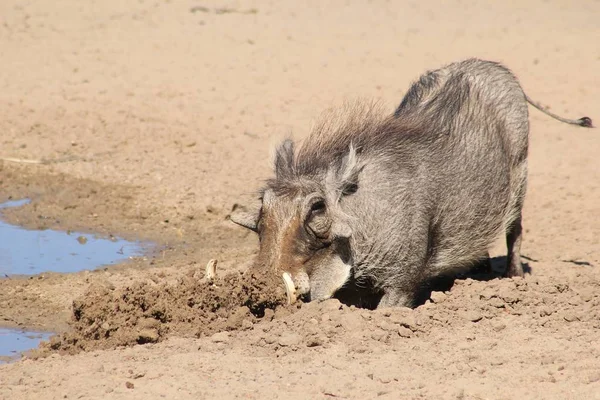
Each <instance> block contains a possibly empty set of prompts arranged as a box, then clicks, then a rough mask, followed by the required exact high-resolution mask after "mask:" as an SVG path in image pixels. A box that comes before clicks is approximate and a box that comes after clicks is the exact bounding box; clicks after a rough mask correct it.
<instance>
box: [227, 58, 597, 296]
mask: <svg viewBox="0 0 600 400" xmlns="http://www.w3.org/2000/svg"><path fill="white" fill-rule="evenodd" d="M527 103H531V104H532V105H534V106H535V107H536V108H538V109H540V110H541V111H543V112H545V113H546V114H548V115H550V116H552V117H554V118H556V119H558V120H560V121H563V122H566V123H570V124H575V125H579V126H586V127H591V120H590V119H589V118H587V117H584V118H581V119H578V120H568V119H565V118H561V117H558V116H556V115H554V114H552V113H550V112H548V111H545V110H544V109H542V108H541V107H540V106H538V105H536V104H534V103H533V102H532V100H531V99H530V98H529V97H527V96H526V95H525V93H524V92H523V89H522V88H521V86H520V84H519V82H518V81H517V79H516V78H515V76H514V75H513V74H512V73H511V72H510V71H509V70H508V69H507V68H505V67H504V66H502V65H500V64H498V63H495V62H490V61H482V60H477V59H469V60H466V61H461V62H457V63H453V64H450V65H448V66H445V67H443V68H441V69H438V70H435V71H430V72H427V73H426V74H424V75H423V76H421V78H420V79H419V80H418V81H416V82H415V83H414V84H413V85H412V86H411V87H410V89H409V90H408V93H407V94H406V96H405V97H404V99H403V100H402V102H401V104H400V105H399V106H398V108H397V109H396V111H395V112H394V113H393V115H384V114H382V113H381V112H380V111H378V109H377V107H374V106H373V105H368V104H367V105H365V104H363V105H362V106H360V105H359V106H354V107H349V108H347V109H346V110H345V112H344V113H342V115H337V116H330V117H328V118H325V119H324V121H323V122H321V123H320V124H318V125H317V126H316V127H315V129H314V130H313V131H312V132H311V133H310V135H309V136H308V137H307V139H306V140H305V141H304V143H303V145H302V146H301V147H299V148H298V149H296V148H295V145H294V142H293V141H291V140H285V141H284V142H283V143H282V144H281V145H280V146H279V147H278V148H277V150H276V154H275V159H274V164H275V165H274V169H275V178H273V179H271V180H268V181H267V183H266V186H265V187H264V189H262V191H261V192H260V198H259V201H257V204H256V206H255V207H236V208H234V210H233V212H232V214H231V216H230V218H231V220H232V221H233V222H235V223H237V224H239V225H242V226H244V227H246V228H249V229H251V230H253V231H255V232H257V233H258V235H259V238H260V251H259V254H258V256H257V259H256V263H257V265H262V266H263V267H266V268H268V270H270V271H277V272H278V273H283V275H284V280H285V281H286V283H287V285H288V293H289V294H290V295H291V296H292V298H291V299H290V300H291V301H293V300H294V299H295V298H294V296H295V295H298V296H304V297H306V298H307V299H308V300H319V299H326V298H329V297H332V296H334V295H335V294H336V293H337V292H339V290H340V289H342V288H344V287H345V285H348V283H349V282H350V281H352V282H353V284H355V285H357V287H365V286H367V287H369V288H371V289H372V290H373V292H378V293H380V294H381V298H380V301H379V303H378V307H385V306H409V307H410V306H414V305H415V299H416V295H417V293H418V292H419V290H420V289H421V288H422V287H423V285H424V284H425V283H426V282H428V281H430V280H431V279H432V278H435V277H439V276H442V275H452V274H456V273H459V272H464V271H465V270H467V269H469V268H471V267H472V266H473V265H474V264H475V263H477V262H480V261H481V260H483V259H485V258H486V257H487V256H488V248H489V247H490V245H491V244H492V242H493V241H494V240H495V239H496V238H497V237H498V236H499V234H500V233H501V232H502V231H503V229H504V232H505V234H506V242H507V247H508V257H507V268H506V276H508V277H513V276H522V275H523V267H522V264H521V260H520V254H519V252H520V246H521V232H522V228H521V209H522V207H523V200H524V197H525V190H526V182H527V147H528V133H529V122H528V110H527ZM294 291H295V292H296V293H295V294H294Z"/></svg>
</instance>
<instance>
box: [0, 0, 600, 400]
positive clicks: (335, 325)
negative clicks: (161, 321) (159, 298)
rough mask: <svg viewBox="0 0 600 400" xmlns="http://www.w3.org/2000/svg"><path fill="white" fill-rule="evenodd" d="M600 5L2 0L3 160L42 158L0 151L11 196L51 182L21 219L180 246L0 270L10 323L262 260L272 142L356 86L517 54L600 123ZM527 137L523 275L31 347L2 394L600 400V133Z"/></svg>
mask: <svg viewBox="0 0 600 400" xmlns="http://www.w3.org/2000/svg"><path fill="white" fill-rule="evenodd" d="M598 16H600V3H598V2H597V1H581V2H577V4H574V3H573V2H570V1H566V0H563V1H559V0H546V1H535V0H527V1H505V2H496V4H491V3H480V4H477V5H474V4H471V3H469V2H464V1H460V0H452V1H448V2H444V4H443V5H441V4H438V3H436V4H434V3H428V2H419V1H404V2H384V1H372V2H368V3H366V2H341V1H340V2H318V1H311V2H308V3H307V2H304V3H299V2H292V1H287V2H275V1H261V2H258V1H256V2H250V1H248V2H214V1H206V2H195V1H192V2H190V1H154V2H153V1H142V0H140V1H138V2H121V1H116V0H106V1H84V2H82V1H75V0H60V1H53V2H50V1H28V2H23V1H16V0H4V1H2V2H0V57H1V60H2V62H1V63H0V133H1V135H0V157H3V158H16V159H21V160H37V161H39V162H40V163H38V164H30V163H23V162H13V161H0V185H1V190H0V200H6V199H9V198H21V197H30V198H31V199H32V203H31V204H30V205H27V206H25V207H22V208H21V209H15V210H8V211H7V212H6V218H8V220H10V221H12V222H18V223H21V224H23V225H25V226H31V227H40V226H41V227H56V228H62V229H78V230H84V231H86V230H89V231H94V232H100V233H105V234H108V233H111V234H119V235H121V236H124V237H126V238H132V239H144V240H154V241H156V242H157V243H158V244H159V245H160V247H159V248H158V250H157V251H156V252H155V253H153V254H150V255H148V256H147V257H145V258H140V259H137V260H133V261H132V262H131V263H128V264H126V265H121V266H116V267H111V268H108V269H101V270H99V271H94V272H82V273H77V274H72V275H60V274H43V275H40V276H36V277H34V278H32V279H28V278H20V277H12V279H5V280H1V281H0V324H1V325H2V326H9V327H14V326H21V327H30V328H36V329H47V330H58V331H64V330H67V329H69V328H68V323H69V321H70V320H71V318H72V317H71V314H72V304H73V301H74V300H76V299H78V298H80V296H81V295H83V294H84V293H85V292H86V290H87V289H88V288H89V287H90V286H94V287H96V286H98V285H104V286H107V287H110V288H111V289H110V290H114V291H117V292H118V291H119V290H128V289H127V288H130V287H133V286H135V285H139V284H140V283H144V282H146V283H147V282H148V280H149V279H152V280H153V281H154V282H155V284H156V281H158V282H159V283H161V284H162V283H168V284H172V285H176V284H177V283H176V282H177V281H178V279H179V278H182V277H189V276H193V275H194V271H196V270H198V269H199V268H200V269H201V268H202V266H203V265H204V264H206V262H207V261H208V260H209V259H210V258H218V259H219V260H220V264H219V268H220V271H232V270H244V269H245V268H246V267H247V266H248V264H249V262H250V259H251V256H252V254H254V252H255V251H256V245H257V241H256V238H255V237H253V236H252V235H250V234H248V233H247V232H244V231H243V230H241V229H238V228H237V227H235V226H230V225H229V224H230V223H229V222H227V221H226V216H227V214H228V212H229V211H230V210H231V207H232V206H233V204H234V203H236V202H239V201H243V200H244V199H245V198H247V196H248V195H250V194H251V193H252V191H253V190H255V189H256V188H258V186H259V185H260V182H261V180H262V179H264V178H266V177H268V176H269V162H268V158H269V157H268V155H269V150H270V148H271V145H272V144H274V143H276V142H277V141H278V140H279V139H280V138H281V137H283V136H285V135H290V134H291V135H292V136H294V137H297V138H301V137H302V136H303V135H305V134H306V133H307V132H308V130H309V128H310V126H311V123H312V122H313V121H314V120H315V118H316V117H318V115H319V114H320V113H321V112H322V111H324V110H325V109H327V108H329V107H332V106H337V105H340V104H341V103H342V102H343V101H344V100H347V99H355V98H357V97H362V98H365V97H366V98H377V99H381V100H382V101H383V102H384V104H386V105H387V106H388V107H389V109H390V111H391V110H393V107H394V106H395V105H396V104H397V103H398V102H399V100H400V99H401V96H402V94H403V92H404V91H405V90H406V88H407V87H408V85H409V83H410V81H412V80H413V79H415V78H416V77H417V76H418V75H419V74H421V73H422V72H424V71H425V70H426V69H430V68H436V67H439V66H441V65H443V64H444V63H447V62H451V61H455V60H458V59H462V58H466V57H472V56H476V57H481V58H487V59H492V60H496V61H501V62H504V63H505V64H506V65H507V66H509V67H510V68H511V69H512V70H513V71H514V72H515V73H516V75H517V76H518V77H519V79H520V80H521V82H522V85H523V86H524V88H525V90H526V91H527V92H528V94H529V95H530V96H531V97H533V98H534V99H537V100H538V101H540V102H542V103H543V104H545V105H548V106H550V107H551V109H552V110H553V111H555V112H557V113H560V114H564V115H566V116H570V117H580V116H583V115H588V116H590V117H591V118H592V119H594V118H595V121H596V123H600V98H599V97H598V94H597V89H598V88H599V87H600V73H599V72H598V71H600V45H599V43H600V24H598ZM531 132H532V133H531V146H530V149H531V150H530V159H529V160H530V161H529V163H530V164H529V165H530V180H529V187H528V197H527V200H526V205H525V211H524V225H525V237H524V242H523V254H524V255H525V256H526V257H527V258H526V259H525V260H524V261H526V262H527V263H528V265H529V267H530V268H531V274H530V275H527V276H526V278H525V279H524V280H519V279H517V280H512V279H488V278H491V277H487V278H486V279H467V280H458V281H456V283H455V285H454V286H453V287H452V289H451V290H450V291H448V292H447V293H446V294H445V295H444V294H440V293H435V294H434V296H433V298H432V300H433V302H430V303H429V304H426V305H424V306H421V307H419V308H417V309H415V310H404V309H402V310H392V311H390V310H388V311H385V312H384V311H368V310H357V309H350V308H347V307H345V306H342V305H341V304H339V303H337V302H336V301H335V300H331V301H327V302H324V303H321V304H308V305H304V306H303V307H302V308H301V309H300V310H297V311H296V312H294V313H291V314H290V313H289V312H288V313H286V312H281V313H279V314H277V315H274V316H273V315H269V316H268V317H266V318H263V319H261V320H260V321H258V320H256V321H255V320H252V321H249V322H248V323H241V325H240V326H239V327H236V328H235V329H233V330H231V331H229V332H228V333H217V334H216V335H215V336H210V335H205V336H203V335H195V333H196V332H189V334H186V332H178V333H177V335H171V336H170V338H169V339H167V340H165V341H162V342H160V343H157V344H145V345H137V346H133V347H126V348H117V349H108V350H94V351H85V352H81V353H79V354H76V355H59V354H54V355H51V356H50V357H46V358H42V359H37V360H34V359H26V360H22V361H19V362H16V363H13V364H9V365H1V366H0V398H2V399H38V398H39V399H54V398H69V399H70V398H87V399H92V398H94V399H95V398H97V399H104V398H114V399H138V398H139V399H159V398H177V399H188V398H189V399H198V398H238V397H239V398H261V399H263V398H376V397H377V398H389V399H399V398H407V399H412V398H442V399H512V398H521V399H534V398H535V399H538V398H550V399H594V398H600V361H598V359H599V357H600V335H599V332H600V272H599V270H598V268H600V201H598V198H600V158H599V157H598V154H599V153H600V136H599V134H598V132H597V130H593V129H592V130H585V129H579V128H574V127H570V126H566V125H564V124H560V123H558V122H556V121H554V120H551V119H550V118H548V117H546V116H544V115H543V114H541V113H539V112H537V111H535V110H533V109H532V110H531ZM503 252H504V248H503V247H502V246H498V247H497V249H495V250H494V252H493V254H494V255H495V256H502V254H503ZM502 262H503V260H502V259H501V258H497V259H496V260H495V263H494V264H495V267H498V268H500V266H501V264H502ZM149 277H150V278H149ZM195 336H199V337H195Z"/></svg>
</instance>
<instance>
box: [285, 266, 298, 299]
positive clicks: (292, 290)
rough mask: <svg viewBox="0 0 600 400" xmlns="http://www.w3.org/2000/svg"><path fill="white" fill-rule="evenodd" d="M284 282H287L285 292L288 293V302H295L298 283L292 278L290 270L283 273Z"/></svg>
mask: <svg viewBox="0 0 600 400" xmlns="http://www.w3.org/2000/svg"><path fill="white" fill-rule="evenodd" d="M283 283H284V284H285V294H287V302H288V304H293V303H295V302H296V285H294V281H293V280H292V276H291V275H290V273H289V272H284V273H283Z"/></svg>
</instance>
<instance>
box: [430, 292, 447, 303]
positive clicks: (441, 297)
mask: <svg viewBox="0 0 600 400" xmlns="http://www.w3.org/2000/svg"><path fill="white" fill-rule="evenodd" d="M430 297H431V302H432V303H436V304H439V303H443V302H444V301H445V300H446V298H448V296H447V295H446V294H445V293H444V292H431V296H430Z"/></svg>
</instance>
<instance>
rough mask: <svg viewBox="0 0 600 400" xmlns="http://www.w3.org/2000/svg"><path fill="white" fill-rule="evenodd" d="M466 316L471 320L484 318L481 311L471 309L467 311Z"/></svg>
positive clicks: (475, 320)
mask: <svg viewBox="0 0 600 400" xmlns="http://www.w3.org/2000/svg"><path fill="white" fill-rule="evenodd" d="M464 317H465V319H467V320H469V321H471V322H477V321H480V320H481V319H482V318H483V316H482V315H481V313H480V312H479V311H476V310H469V311H467V312H465V314H464Z"/></svg>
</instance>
